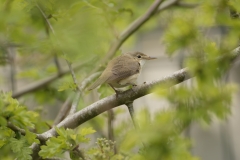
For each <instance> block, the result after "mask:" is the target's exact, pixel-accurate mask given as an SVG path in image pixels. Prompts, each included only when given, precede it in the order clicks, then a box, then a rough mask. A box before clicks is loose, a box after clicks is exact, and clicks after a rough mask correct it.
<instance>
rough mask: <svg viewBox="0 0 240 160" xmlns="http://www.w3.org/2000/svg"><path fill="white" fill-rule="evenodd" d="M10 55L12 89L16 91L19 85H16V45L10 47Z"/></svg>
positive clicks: (8, 49)
mask: <svg viewBox="0 0 240 160" xmlns="http://www.w3.org/2000/svg"><path fill="white" fill-rule="evenodd" d="M7 51H8V56H9V62H10V79H11V90H12V92H13V93H14V92H15V90H16V88H17V86H16V79H15V75H16V62H15V57H16V48H15V47H8V48H7Z"/></svg>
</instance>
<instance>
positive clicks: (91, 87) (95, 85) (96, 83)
mask: <svg viewBox="0 0 240 160" xmlns="http://www.w3.org/2000/svg"><path fill="white" fill-rule="evenodd" d="M106 81H107V77H106V78H104V77H102V76H100V77H99V78H98V79H97V80H96V81H95V82H94V83H93V84H92V85H90V87H88V90H93V89H94V88H96V87H97V86H99V85H101V84H103V83H104V82H106Z"/></svg>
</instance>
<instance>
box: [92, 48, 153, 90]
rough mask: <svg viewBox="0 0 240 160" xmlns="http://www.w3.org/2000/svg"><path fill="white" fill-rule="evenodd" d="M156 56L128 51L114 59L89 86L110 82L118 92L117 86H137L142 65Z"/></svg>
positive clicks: (94, 86)
mask: <svg viewBox="0 0 240 160" xmlns="http://www.w3.org/2000/svg"><path fill="white" fill-rule="evenodd" d="M153 59H156V57H150V56H148V55H146V54H144V53H142V52H138V51H137V52H128V53H124V54H121V55H120V56H118V57H116V58H114V59H112V60H111V61H109V63H108V64H107V67H106V68H105V70H104V71H103V72H102V74H101V75H100V77H99V78H98V79H97V80H96V81H95V82H94V83H93V84H92V85H91V86H90V87H89V88H88V90H93V89H95V88H96V87H98V86H100V85H102V84H103V83H108V84H109V85H110V86H111V87H112V88H113V90H114V91H115V92H116V94H118V93H119V92H118V90H117V89H116V88H122V87H126V86H129V85H132V86H136V85H137V78H138V76H139V75H140V73H141V70H142V67H143V65H144V64H145V62H146V61H147V60H153Z"/></svg>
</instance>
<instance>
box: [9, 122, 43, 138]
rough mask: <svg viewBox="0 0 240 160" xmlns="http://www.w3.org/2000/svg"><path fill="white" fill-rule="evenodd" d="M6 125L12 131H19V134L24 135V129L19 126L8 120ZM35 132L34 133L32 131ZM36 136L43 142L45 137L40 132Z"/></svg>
mask: <svg viewBox="0 0 240 160" xmlns="http://www.w3.org/2000/svg"><path fill="white" fill-rule="evenodd" d="M7 127H8V128H10V129H11V130H13V131H14V132H19V133H21V135H23V136H25V135H26V131H25V130H24V129H22V128H19V127H17V126H15V125H13V124H12V123H10V122H8V123H7ZM34 134H35V133H34ZM36 137H37V139H39V140H40V141H41V142H45V141H46V138H45V137H43V136H42V135H40V134H36Z"/></svg>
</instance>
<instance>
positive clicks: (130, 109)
mask: <svg viewBox="0 0 240 160" xmlns="http://www.w3.org/2000/svg"><path fill="white" fill-rule="evenodd" d="M126 106H127V108H128V111H129V114H130V116H131V119H132V121H133V125H134V127H135V128H136V123H135V119H134V108H133V101H132V102H129V103H126Z"/></svg>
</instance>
